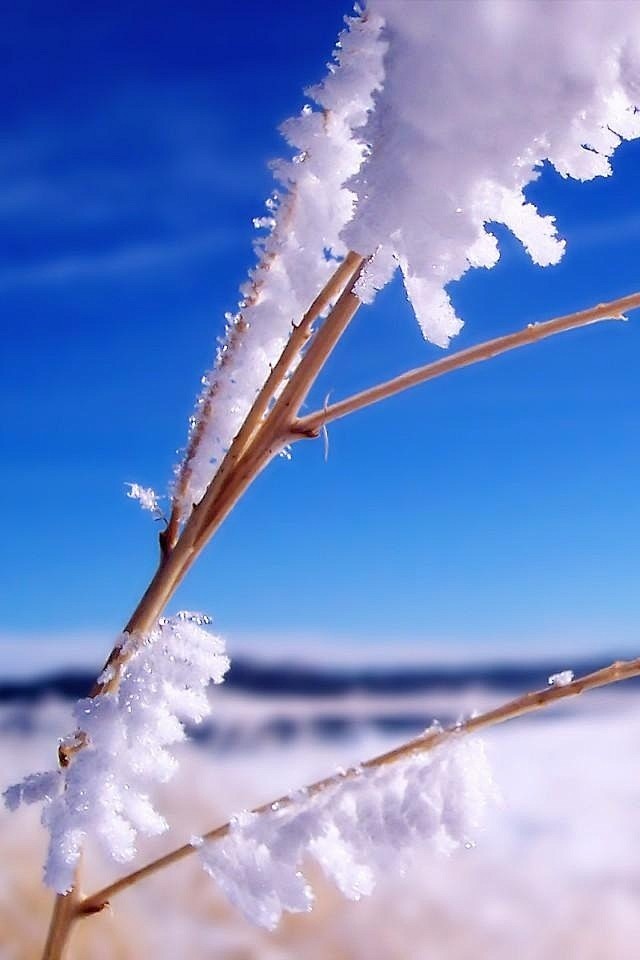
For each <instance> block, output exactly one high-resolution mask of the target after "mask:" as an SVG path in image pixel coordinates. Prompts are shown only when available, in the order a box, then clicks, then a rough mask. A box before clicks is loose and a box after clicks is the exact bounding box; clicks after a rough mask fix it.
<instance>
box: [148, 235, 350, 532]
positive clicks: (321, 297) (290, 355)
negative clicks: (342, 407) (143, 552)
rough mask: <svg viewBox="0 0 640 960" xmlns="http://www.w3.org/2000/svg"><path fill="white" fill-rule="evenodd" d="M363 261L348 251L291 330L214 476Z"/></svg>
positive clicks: (173, 522) (173, 520) (237, 451)
mask: <svg viewBox="0 0 640 960" xmlns="http://www.w3.org/2000/svg"><path fill="white" fill-rule="evenodd" d="M363 262H364V258H363V257H361V256H360V255H359V254H357V253H353V251H350V252H349V253H348V254H347V256H346V257H345V258H344V260H343V261H342V263H341V264H340V265H339V266H338V268H337V269H336V270H335V272H334V273H333V274H332V276H331V277H330V278H329V280H328V281H327V283H326V284H325V285H324V287H323V288H322V290H321V291H320V293H319V294H318V296H317V297H316V298H315V300H314V301H313V303H312V304H311V306H310V307H309V309H308V310H307V312H306V313H305V315H304V316H303V318H302V320H301V321H300V323H298V324H297V325H295V326H294V327H293V330H292V333H291V336H290V337H289V339H288V340H287V343H286V345H285V347H284V350H283V351H282V354H281V356H280V359H279V360H278V362H277V363H276V365H275V366H274V368H273V370H272V371H271V373H270V375H269V377H268V378H267V380H266V382H265V384H264V386H263V387H262V389H261V391H260V393H259V394H258V396H257V397H256V399H255V401H254V403H253V405H252V407H251V410H250V411H249V414H248V416H247V418H246V420H245V421H244V423H243V424H242V427H241V428H240V431H239V432H238V434H237V436H236V437H235V438H234V440H233V443H232V444H231V447H230V448H229V450H228V452H227V454H226V456H225V458H224V460H223V462H222V464H221V465H220V469H219V471H218V474H217V476H218V475H220V474H223V475H224V473H226V472H228V471H229V469H231V468H232V467H233V465H234V463H235V462H236V461H237V460H238V458H239V457H240V456H241V455H242V454H243V452H244V451H245V449H246V447H247V444H248V442H249V441H250V440H251V438H252V436H253V434H254V433H255V430H256V429H257V427H258V426H259V425H260V422H261V421H262V419H263V417H264V416H265V414H266V413H267V411H268V408H269V404H270V403H271V402H272V400H273V398H274V397H275V396H277V394H278V391H279V389H280V387H281V386H282V383H283V382H284V381H285V379H286V377H287V374H288V372H289V370H290V369H291V367H292V366H293V364H294V361H295V359H296V357H297V356H298V354H299V353H300V351H301V350H302V348H303V347H304V345H305V344H306V342H307V340H308V339H309V337H310V336H311V333H312V329H313V324H314V322H315V321H316V320H317V318H318V317H319V316H320V314H321V313H322V311H323V310H325V309H326V307H327V306H328V305H329V303H330V302H331V300H333V299H334V297H336V296H338V295H339V294H340V293H341V292H342V290H343V288H344V287H345V286H346V285H349V286H350V285H351V284H353V282H354V280H355V277H356V274H357V272H358V271H359V270H360V269H361V267H362V263H363ZM204 423H205V421H204V419H203V420H202V421H201V424H203V426H201V427H200V434H201V433H202V429H204ZM199 426H200V425H199ZM194 454H195V447H194V449H193V450H192V451H190V453H189V454H188V455H187V456H188V457H189V456H191V457H193V456H194ZM187 467H188V463H187V461H185V470H183V471H182V473H181V478H180V479H181V487H180V489H179V490H178V491H177V494H176V497H175V498H174V502H173V507H172V510H171V517H170V519H169V527H168V529H169V530H170V531H171V533H170V534H169V536H168V538H167V540H166V543H167V546H168V548H169V549H171V547H173V545H174V544H175V540H176V539H177V531H178V524H179V520H180V512H181V511H183V510H184V503H183V500H184V496H185V493H186V483H187V481H188V475H189V472H190V471H189V470H188V469H187Z"/></svg>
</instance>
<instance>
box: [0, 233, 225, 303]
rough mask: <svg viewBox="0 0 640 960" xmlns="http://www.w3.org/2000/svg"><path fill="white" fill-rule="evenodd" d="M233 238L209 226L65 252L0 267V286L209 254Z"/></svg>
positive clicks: (93, 274)
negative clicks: (176, 235) (168, 237)
mask: <svg viewBox="0 0 640 960" xmlns="http://www.w3.org/2000/svg"><path fill="white" fill-rule="evenodd" d="M232 242H233V240H232V238H231V237H230V235H229V233H228V231H223V230H212V231H210V232H209V233H204V234H200V235H197V236H193V237H190V238H188V239H186V240H185V239H177V240H172V241H166V242H155V243H140V244H131V245H130V246H125V247H120V248H116V249H113V250H106V251H101V252H99V253H80V254H67V255H63V256H60V257H57V258H52V259H49V260H44V261H39V262H31V263H25V264H21V265H18V266H15V267H9V268H5V269H4V270H2V269H0V290H6V289H10V288H12V287H17V286H23V285H31V284H41V283H60V282H65V281H68V280H76V279H78V278H81V277H98V276H104V275H112V274H118V273H123V272H127V273H128V272H130V271H138V270H139V271H142V270H148V269H151V268H154V267H157V266H160V265H164V264H168V263H178V262H180V261H187V260H192V259H195V258H197V257H200V256H205V255H206V256H209V255H211V256H213V255H214V254H216V253H219V252H220V251H221V250H222V249H225V248H228V247H229V245H230V244H231V243H232Z"/></svg>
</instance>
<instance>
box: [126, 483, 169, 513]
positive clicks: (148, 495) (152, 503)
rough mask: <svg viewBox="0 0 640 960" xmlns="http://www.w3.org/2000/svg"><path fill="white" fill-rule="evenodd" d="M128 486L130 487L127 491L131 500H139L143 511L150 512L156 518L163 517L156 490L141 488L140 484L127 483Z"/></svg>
mask: <svg viewBox="0 0 640 960" xmlns="http://www.w3.org/2000/svg"><path fill="white" fill-rule="evenodd" d="M126 486H127V487H129V489H128V490H127V496H128V497H129V499H131V500H137V501H138V503H139V504H140V506H141V507H142V509H143V510H148V511H149V513H153V514H154V515H155V516H160V515H161V511H160V505H159V503H158V495H157V494H156V492H155V490H152V489H151V487H141V486H140V484H139V483H127V484H126Z"/></svg>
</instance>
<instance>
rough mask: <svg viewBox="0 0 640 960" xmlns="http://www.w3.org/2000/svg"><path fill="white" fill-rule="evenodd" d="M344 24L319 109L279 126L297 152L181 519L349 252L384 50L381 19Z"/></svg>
mask: <svg viewBox="0 0 640 960" xmlns="http://www.w3.org/2000/svg"><path fill="white" fill-rule="evenodd" d="M346 22H347V28H346V29H345V30H344V31H343V32H342V33H341V35H340V37H339V41H338V45H337V47H336V50H335V52H334V59H333V61H332V62H331V63H330V64H329V65H328V70H329V72H328V75H327V76H326V78H325V79H324V81H323V82H322V83H321V84H319V85H318V86H316V87H313V88H312V89H311V90H309V91H307V93H308V96H309V97H310V98H311V99H312V100H313V101H315V103H316V104H317V107H318V109H314V108H312V106H311V105H310V104H307V105H306V106H305V107H303V109H302V111H301V113H300V114H299V115H298V116H297V117H293V118H291V119H289V120H287V121H286V122H285V123H284V124H283V125H282V128H281V129H282V133H283V134H284V137H285V139H286V140H287V142H288V143H289V144H290V145H291V147H292V148H293V150H294V151H295V153H294V155H293V156H292V158H291V159H290V160H280V161H276V162H274V163H273V165H272V166H273V171H274V175H275V177H276V180H277V181H278V184H279V186H278V189H276V190H275V191H274V193H273V194H272V196H271V197H270V198H269V199H268V200H267V212H268V216H267V217H258V218H256V219H255V220H254V226H255V227H256V228H257V229H259V230H266V231H267V234H266V235H265V236H262V237H261V238H260V239H258V241H257V242H256V245H255V246H256V251H257V253H258V258H259V259H258V264H257V266H256V267H254V269H253V270H252V271H251V272H250V274H249V279H248V281H247V282H246V283H245V284H244V286H243V287H242V288H241V293H242V300H241V301H240V304H239V311H238V312H237V313H235V314H227V317H226V319H227V328H226V332H225V335H224V337H223V339H222V341H221V343H220V346H219V348H218V353H217V357H216V362H215V365H214V367H213V369H212V370H211V371H210V372H209V373H207V374H206V376H205V377H204V378H203V389H202V392H201V394H200V396H199V398H198V401H197V405H196V409H195V412H194V414H193V416H192V418H191V421H190V438H189V445H188V449H187V453H186V457H185V460H184V462H183V463H182V465H181V466H180V467H179V468H178V474H177V477H176V481H175V488H174V489H175V497H176V499H177V502H178V505H179V507H180V510H181V512H182V514H183V515H185V514H186V513H188V512H189V510H190V509H191V505H192V504H195V503H198V502H199V500H200V499H201V498H202V496H203V494H204V492H205V490H206V488H207V485H208V484H209V482H210V480H211V478H212V476H213V474H214V473H215V471H216V470H217V468H218V467H219V465H220V463H221V461H222V459H223V458H224V455H225V453H226V451H227V450H228V449H229V446H230V445H231V442H232V440H233V438H234V437H235V436H236V434H237V433H238V431H239V429H240V427H241V426H242V424H243V422H244V420H245V418H246V416H247V414H248V412H249V410H250V408H251V405H252V404H253V402H254V400H255V399H256V397H257V395H258V393H259V391H260V389H261V388H262V386H263V385H264V383H265V381H266V380H267V377H268V376H269V373H270V371H271V369H272V368H273V367H274V366H275V364H276V363H277V361H278V360H279V358H280V355H281V353H282V351H283V349H284V347H285V345H286V343H287V341H288V339H289V337H290V335H291V330H292V324H297V323H299V321H300V320H301V318H302V316H303V315H304V313H305V312H306V310H307V308H308V307H309V305H310V304H311V302H312V301H313V300H314V299H315V297H316V295H317V294H318V292H319V291H320V290H321V289H322V287H323V286H324V285H325V283H326V282H327V281H328V280H329V278H330V277H331V275H332V274H333V272H334V271H335V269H336V266H337V263H338V261H339V260H340V259H341V258H342V257H344V255H345V254H346V253H347V248H346V247H345V244H344V241H343V240H342V239H341V237H340V232H341V230H342V229H343V227H344V226H345V224H346V223H347V222H348V221H349V220H350V219H351V216H352V214H353V205H354V200H355V195H354V193H353V192H352V191H351V190H350V189H349V188H348V187H347V186H346V185H345V184H346V182H347V181H348V180H349V179H350V178H351V177H352V176H353V175H354V174H355V173H357V171H358V169H359V167H360V165H361V163H362V161H363V159H364V157H365V153H366V146H365V145H364V144H363V143H361V142H360V140H359V139H358V138H357V137H356V136H355V135H354V131H355V130H356V129H357V128H358V127H361V126H363V124H364V123H365V121H366V118H367V114H368V112H369V111H370V110H371V109H372V108H373V93H374V91H375V90H377V89H379V88H380V85H381V83H382V77H383V67H382V60H383V56H384V52H385V50H386V44H385V43H384V42H383V41H382V40H381V39H380V29H381V26H382V20H381V18H380V17H378V16H375V15H371V16H366V17H364V18H360V17H354V18H347V19H346ZM298 360H299V357H298V358H296V359H295V360H294V362H293V364H292V366H291V369H290V371H289V373H291V372H293V369H294V368H295V365H296V364H297V361H298Z"/></svg>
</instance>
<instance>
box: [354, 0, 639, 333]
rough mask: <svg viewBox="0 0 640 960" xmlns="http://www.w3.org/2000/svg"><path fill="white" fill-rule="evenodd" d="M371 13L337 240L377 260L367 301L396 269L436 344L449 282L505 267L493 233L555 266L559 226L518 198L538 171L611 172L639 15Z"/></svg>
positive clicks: (599, 9) (444, 326)
mask: <svg viewBox="0 0 640 960" xmlns="http://www.w3.org/2000/svg"><path fill="white" fill-rule="evenodd" d="M367 13H368V15H370V16H371V15H375V16H380V17H383V18H384V21H385V27H384V30H383V37H384V39H385V40H386V41H387V43H388V44H389V49H388V53H387V56H386V59H385V80H384V87H383V90H382V92H380V93H378V94H376V107H375V110H374V111H373V112H372V113H371V114H370V116H369V120H368V123H367V125H366V127H365V129H364V130H363V131H360V134H359V135H360V136H361V137H362V140H363V141H364V142H366V143H367V144H368V145H369V154H368V158H367V160H366V162H365V163H364V164H363V166H362V167H361V169H360V171H359V173H358V174H357V176H356V177H355V178H354V179H353V180H352V181H351V182H350V183H349V184H348V185H349V186H350V187H351V188H352V189H353V190H355V192H356V194H357V206H356V211H355V216H354V218H353V220H352V221H351V223H350V224H349V225H348V226H347V227H346V229H345V230H344V231H343V234H342V236H343V239H344V241H345V243H346V245H347V246H348V247H350V248H351V249H353V250H356V251H358V252H360V253H362V254H371V253H374V252H376V251H377V253H376V257H375V260H374V262H373V264H372V266H371V268H370V270H368V271H365V274H364V276H363V277H362V278H361V280H360V283H359V293H360V295H361V297H363V298H364V299H365V300H371V299H373V296H374V295H375V292H376V290H378V289H379V288H380V287H381V286H383V285H384V283H386V282H387V281H388V280H389V279H390V278H391V276H392V274H393V272H394V270H395V268H396V266H399V267H400V269H401V271H402V275H403V279H404V285H405V288H406V292H407V296H408V298H409V300H410V301H411V304H412V306H413V309H414V311H415V314H416V316H417V318H418V321H419V323H420V326H421V327H422V330H423V332H424V335H425V337H426V338H427V339H428V340H431V341H432V342H433V343H436V344H438V345H440V346H443V347H444V346H446V345H447V344H448V342H449V339H450V338H451V337H452V336H454V335H455V334H456V333H457V332H458V331H459V329H460V327H461V326H462V321H461V320H460V319H459V318H458V317H457V316H456V313H455V311H454V308H453V306H452V304H451V301H450V299H449V296H448V293H447V290H446V286H447V284H449V283H450V282H451V281H452V280H457V279H458V278H460V277H461V276H462V275H463V274H464V273H465V272H466V271H467V270H468V269H469V267H472V266H474V267H477V266H482V267H492V266H494V265H495V263H496V262H497V260H498V258H499V256H500V254H499V250H498V244H497V241H496V239H495V237H494V236H493V235H492V234H490V233H488V232H487V231H486V229H485V225H486V224H487V223H491V222H493V221H496V222H499V223H503V224H505V225H506V226H507V227H508V228H509V229H510V230H511V231H512V232H513V233H514V234H515V236H516V237H517V238H518V239H519V240H520V241H521V243H522V244H523V246H524V247H525V249H526V251H527V253H528V254H529V256H530V257H531V259H532V260H533V261H534V263H537V264H540V265H541V266H547V265H549V264H554V263H557V262H558V261H559V260H560V258H561V257H562V254H563V252H564V245H565V244H564V240H561V239H559V238H558V236H557V233H556V227H555V221H554V218H553V217H551V216H542V215H541V214H540V213H539V212H538V210H537V209H536V207H535V206H534V205H533V204H531V203H529V202H527V201H526V199H525V197H524V194H523V190H524V188H525V187H526V186H527V184H528V183H531V181H532V180H535V179H536V177H537V176H538V172H539V169H540V166H541V164H542V162H543V161H545V160H548V161H549V162H550V163H551V164H553V166H554V167H555V168H556V170H557V171H558V172H559V173H560V174H561V175H562V176H563V177H574V178H576V179H578V180H590V179H592V178H593V177H598V176H608V175H609V174H610V173H611V166H610V163H609V158H610V157H611V155H612V153H613V152H614V150H615V149H616V147H617V146H618V145H619V143H620V141H621V139H632V138H635V137H638V136H640V115H639V114H638V113H637V112H636V109H635V108H636V106H637V105H638V103H639V101H640V4H638V3H637V2H634V0H615V2H611V0H562V2H557V0H517V2H514V0H464V2H459V3H451V2H450V0H369V2H368V4H367ZM354 68H355V69H357V66H356V65H355V64H354ZM376 261H379V262H378V263H377V264H376Z"/></svg>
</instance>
